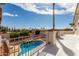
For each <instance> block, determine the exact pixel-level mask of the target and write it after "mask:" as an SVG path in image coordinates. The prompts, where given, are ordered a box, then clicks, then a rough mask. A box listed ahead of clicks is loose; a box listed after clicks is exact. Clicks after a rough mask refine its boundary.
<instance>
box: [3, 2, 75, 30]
mask: <svg viewBox="0 0 79 59" xmlns="http://www.w3.org/2000/svg"><path fill="white" fill-rule="evenodd" d="M54 7H55V10H54V11H55V14H54V15H55V28H67V27H70V25H69V24H70V23H71V22H72V21H73V18H74V17H73V16H74V13H75V9H76V4H73V3H61V4H60V3H55V6H54ZM2 9H3V13H2V15H3V17H2V25H3V26H8V27H11V28H12V27H15V28H46V29H51V28H53V6H52V3H8V4H4V5H3V6H2Z"/></svg>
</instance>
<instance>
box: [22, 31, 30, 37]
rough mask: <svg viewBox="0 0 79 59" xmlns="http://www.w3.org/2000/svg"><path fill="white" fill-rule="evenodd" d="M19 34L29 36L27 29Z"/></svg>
mask: <svg viewBox="0 0 79 59" xmlns="http://www.w3.org/2000/svg"><path fill="white" fill-rule="evenodd" d="M20 36H29V32H27V31H24V32H20Z"/></svg>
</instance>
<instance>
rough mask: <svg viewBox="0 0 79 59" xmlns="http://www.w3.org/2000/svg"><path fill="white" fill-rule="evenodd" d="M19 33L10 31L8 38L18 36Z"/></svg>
mask: <svg viewBox="0 0 79 59" xmlns="http://www.w3.org/2000/svg"><path fill="white" fill-rule="evenodd" d="M19 35H20V34H19V33H18V32H11V33H10V38H16V37H19Z"/></svg>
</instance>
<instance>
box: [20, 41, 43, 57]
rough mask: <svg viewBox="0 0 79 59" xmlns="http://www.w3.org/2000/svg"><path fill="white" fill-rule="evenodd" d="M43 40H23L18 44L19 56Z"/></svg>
mask: <svg viewBox="0 0 79 59" xmlns="http://www.w3.org/2000/svg"><path fill="white" fill-rule="evenodd" d="M42 43H43V41H41V40H37V41H29V42H24V43H22V44H21V45H20V50H21V52H20V53H19V56H21V55H23V54H25V53H28V52H29V51H30V50H32V49H33V48H36V47H37V46H39V45H41V44H42Z"/></svg>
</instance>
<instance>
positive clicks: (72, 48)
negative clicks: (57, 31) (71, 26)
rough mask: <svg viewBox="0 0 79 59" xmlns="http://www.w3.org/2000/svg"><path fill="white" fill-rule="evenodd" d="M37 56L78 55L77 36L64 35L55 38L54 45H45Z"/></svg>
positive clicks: (78, 39)
mask: <svg viewBox="0 0 79 59" xmlns="http://www.w3.org/2000/svg"><path fill="white" fill-rule="evenodd" d="M38 56H79V37H78V35H73V34H67V35H64V36H62V37H61V38H60V39H58V40H57V43H56V46H51V45H46V46H45V49H43V51H42V52H40V53H39V54H38Z"/></svg>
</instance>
